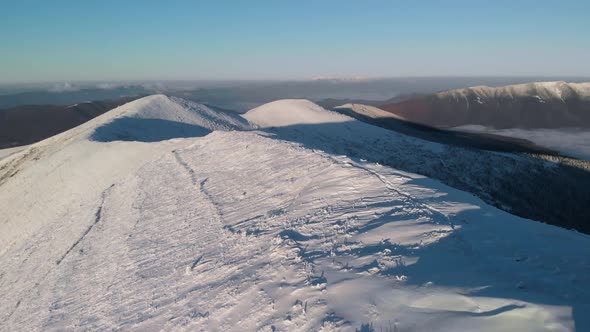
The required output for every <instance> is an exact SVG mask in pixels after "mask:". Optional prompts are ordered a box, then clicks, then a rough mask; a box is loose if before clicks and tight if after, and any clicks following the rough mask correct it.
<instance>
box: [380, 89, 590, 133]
mask: <svg viewBox="0 0 590 332" xmlns="http://www.w3.org/2000/svg"><path fill="white" fill-rule="evenodd" d="M381 108H382V109H384V110H386V111H389V112H393V113H395V114H397V115H399V116H402V117H404V118H406V119H408V120H411V121H415V122H418V123H423V124H428V125H432V126H439V127H455V126H463V125H482V126H491V127H494V128H560V127H581V128H588V127H590V111H589V110H590V83H566V82H561V81H560V82H534V83H526V84H516V85H508V86H502V87H488V86H476V87H470V88H464V89H456V90H449V91H443V92H439V93H436V94H432V95H427V96H420V97H415V98H410V99H408V100H404V101H401V102H398V103H392V104H387V105H382V106H381Z"/></svg>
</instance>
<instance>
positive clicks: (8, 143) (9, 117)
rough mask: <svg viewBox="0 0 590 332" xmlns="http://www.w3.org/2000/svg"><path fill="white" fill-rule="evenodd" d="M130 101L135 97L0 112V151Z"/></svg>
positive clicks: (46, 135)
mask: <svg viewBox="0 0 590 332" xmlns="http://www.w3.org/2000/svg"><path fill="white" fill-rule="evenodd" d="M133 99H136V97H127V98H122V99H117V100H108V101H94V102H85V103H79V104H74V105H70V106H57V105H26V106H17V107H12V108H7V109H0V149H5V148H10V147H14V146H21V145H26V144H31V143H35V142H38V141H40V140H43V139H45V138H48V137H50V136H53V135H56V134H59V133H61V132H63V131H66V130H68V129H70V128H73V127H75V126H78V125H80V124H82V123H84V122H86V121H88V120H90V119H92V118H94V117H97V116H99V115H101V114H103V113H105V112H107V111H109V110H111V109H113V108H115V107H117V106H119V105H122V104H125V103H127V102H129V101H131V100H133Z"/></svg>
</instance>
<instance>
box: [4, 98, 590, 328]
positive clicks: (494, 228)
mask: <svg viewBox="0 0 590 332" xmlns="http://www.w3.org/2000/svg"><path fill="white" fill-rule="evenodd" d="M346 128H348V129H346ZM394 143H395V144H394ZM385 147H388V148H389V149H390V150H391V151H393V152H392V153H394V155H396V156H398V159H399V160H401V161H403V162H404V163H408V164H410V163H411V162H412V159H411V158H410V157H412V158H417V159H415V160H414V161H413V162H415V163H417V164H424V163H425V161H426V160H428V159H429V158H432V156H433V155H435V154H436V153H439V152H441V151H444V150H445V149H446V148H445V147H444V146H443V145H440V144H436V143H431V142H424V141H420V140H417V139H413V138H409V137H405V136H404V135H401V134H393V133H389V132H387V131H385V130H384V129H381V128H377V127H373V126H370V125H368V124H364V123H360V122H359V121H357V120H354V119H352V118H349V117H347V116H344V115H341V114H338V113H335V112H330V111H326V110H323V109H321V108H320V107H318V106H317V105H314V104H313V103H311V102H308V101H301V100H290V101H278V102H274V103H271V104H267V105H264V106H261V107H259V108H257V109H254V110H252V111H250V112H248V113H246V114H245V115H244V116H243V118H242V117H240V116H239V115H234V114H232V113H227V112H222V111H219V110H215V109H212V108H210V107H207V106H204V105H200V104H197V103H192V102H187V101H184V100H181V99H176V98H170V97H166V96H162V95H158V96H150V97H146V98H142V99H139V100H137V101H134V102H132V103H129V104H126V105H124V106H121V107H119V108H117V109H115V110H113V111H111V112H108V113H105V114H104V115H102V116H99V117H97V118H95V119H93V120H91V121H89V122H87V123H85V124H83V125H81V126H79V127H76V128H74V129H71V130H69V131H67V132H64V133H62V134H60V135H57V136H54V137H52V138H49V139H47V140H45V141H42V142H39V143H37V144H33V145H32V146H31V147H29V148H27V149H25V150H23V151H20V152H17V153H15V154H13V155H10V156H9V157H6V158H4V159H2V160H0V293H2V294H3V296H2V298H1V299H0V330H89V329H90V330H113V329H117V330H154V331H155V330H178V331H182V330H186V331H195V330H196V331H205V330H206V331H255V330H260V331H309V330H312V331H355V330H364V331H371V330H380V329H384V330H387V329H392V330H397V331H424V330H433V329H436V330H439V331H457V330H481V331H486V330H487V331H497V330H519V331H571V330H575V329H578V330H585V329H588V328H590V321H589V320H588V318H587V317H586V316H587V315H585V312H587V311H588V310H589V309H590V307H589V305H588V303H590V291H589V289H588V286H587V285H588V282H590V279H588V278H589V276H590V273H588V268H589V266H590V258H589V257H590V255H589V253H590V252H589V251H588V250H589V249H588V248H590V238H588V236H586V235H582V234H580V233H576V232H572V231H568V230H565V229H562V228H558V227H554V226H550V225H546V224H542V223H538V222H534V221H531V220H526V219H522V218H519V217H516V216H514V215H511V214H508V213H506V212H504V211H501V210H498V209H496V208H494V207H491V206H489V205H487V204H485V203H483V202H482V201H481V200H479V199H478V198H475V197H474V196H473V195H471V194H468V193H465V192H462V191H459V190H456V189H453V188H450V187H447V186H445V185H442V184H441V183H439V182H438V181H435V180H432V179H429V178H426V177H424V176H420V175H416V174H412V173H407V172H404V171H400V170H398V169H395V168H391V167H388V166H383V165H382V164H378V163H374V162H369V161H365V160H364V159H361V158H358V156H356V154H359V153H379V152H381V153H382V152H383V151H384V148H385ZM367 149H368V150H367ZM366 151H368V152H366ZM412 151H413V154H412V153H411V152H412ZM416 155H418V157H415V156H416ZM404 156H405V157H404ZM420 156H421V157H420ZM436 162H438V160H437V161H436ZM457 162H459V161H457ZM523 239H526V240H523Z"/></svg>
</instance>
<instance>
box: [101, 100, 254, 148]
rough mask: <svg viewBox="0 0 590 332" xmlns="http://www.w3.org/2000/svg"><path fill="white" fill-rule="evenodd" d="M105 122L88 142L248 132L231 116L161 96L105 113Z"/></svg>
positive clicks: (201, 105)
mask: <svg viewBox="0 0 590 332" xmlns="http://www.w3.org/2000/svg"><path fill="white" fill-rule="evenodd" d="M105 118H108V119H109V120H108V121H103V123H102V124H101V126H98V127H97V128H96V129H95V130H94V132H93V133H92V135H91V139H92V140H96V141H103V142H104V141H113V140H124V141H147V142H152V141H161V140H165V139H170V138H178V137H198V136H204V135H206V134H208V133H210V132H211V131H214V130H235V129H248V128H249V124H248V123H247V121H245V120H244V119H242V118H241V117H240V116H238V115H237V114H235V113H231V112H227V111H221V110H216V109H212V108H211V107H209V106H206V105H203V104H198V103H195V102H191V101H187V100H184V99H180V98H175V97H167V96H164V95H153V96H149V97H145V98H141V99H139V100H136V101H133V102H131V103H128V104H126V105H123V106H121V107H119V108H117V109H114V110H112V111H111V112H108V113H107V114H105ZM101 120H104V119H101Z"/></svg>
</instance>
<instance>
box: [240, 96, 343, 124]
mask: <svg viewBox="0 0 590 332" xmlns="http://www.w3.org/2000/svg"><path fill="white" fill-rule="evenodd" d="M243 117H244V118H245V119H247V120H248V121H250V122H251V123H253V124H255V125H257V126H258V127H262V128H265V127H286V126H292V125H300V124H322V123H340V122H348V121H352V119H351V118H350V117H348V116H345V115H342V114H338V113H336V112H332V111H327V110H325V109H323V108H322V107H321V106H319V105H316V104H314V103H312V102H311V101H309V100H306V99H284V100H277V101H273V102H270V103H268V104H264V105H262V106H259V107H257V108H255V109H253V110H250V111H248V112H247V113H246V114H244V115H243Z"/></svg>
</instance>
